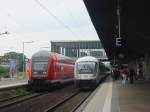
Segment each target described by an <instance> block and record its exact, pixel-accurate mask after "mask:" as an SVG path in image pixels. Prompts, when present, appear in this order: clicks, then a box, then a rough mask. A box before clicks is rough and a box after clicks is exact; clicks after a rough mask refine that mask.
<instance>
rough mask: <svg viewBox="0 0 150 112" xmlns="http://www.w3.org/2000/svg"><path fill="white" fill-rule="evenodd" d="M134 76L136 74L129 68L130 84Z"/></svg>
mask: <svg viewBox="0 0 150 112" xmlns="http://www.w3.org/2000/svg"><path fill="white" fill-rule="evenodd" d="M135 76H136V73H135V71H134V69H133V68H130V70H129V79H130V84H133V83H134V77H135Z"/></svg>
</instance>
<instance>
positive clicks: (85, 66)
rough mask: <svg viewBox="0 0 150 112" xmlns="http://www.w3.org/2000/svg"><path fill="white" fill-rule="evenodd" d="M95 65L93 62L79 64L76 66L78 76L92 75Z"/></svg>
mask: <svg viewBox="0 0 150 112" xmlns="http://www.w3.org/2000/svg"><path fill="white" fill-rule="evenodd" d="M96 67H97V64H96V63H95V62H80V63H78V64H77V72H78V73H79V74H93V73H95V72H96Z"/></svg>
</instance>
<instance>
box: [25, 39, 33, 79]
mask: <svg viewBox="0 0 150 112" xmlns="http://www.w3.org/2000/svg"><path fill="white" fill-rule="evenodd" d="M27 43H28V44H29V43H33V41H28V42H23V43H22V44H23V49H22V54H23V55H22V60H23V76H24V72H25V66H24V64H25V63H24V62H25V61H24V60H25V57H24V45H25V44H27Z"/></svg>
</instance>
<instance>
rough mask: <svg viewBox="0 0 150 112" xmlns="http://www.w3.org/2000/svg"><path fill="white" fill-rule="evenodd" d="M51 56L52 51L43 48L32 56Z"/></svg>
mask: <svg viewBox="0 0 150 112" xmlns="http://www.w3.org/2000/svg"><path fill="white" fill-rule="evenodd" d="M49 56H50V51H46V50H41V51H38V52H36V53H35V54H33V55H32V58H33V57H49Z"/></svg>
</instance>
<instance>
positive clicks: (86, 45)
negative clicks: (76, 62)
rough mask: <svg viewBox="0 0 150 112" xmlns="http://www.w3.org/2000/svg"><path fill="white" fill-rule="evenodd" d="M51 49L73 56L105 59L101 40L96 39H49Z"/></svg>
mask: <svg viewBox="0 0 150 112" xmlns="http://www.w3.org/2000/svg"><path fill="white" fill-rule="evenodd" d="M51 51H52V52H56V53H59V54H62V55H65V56H69V57H73V58H79V57H83V56H94V57H97V58H102V59H107V55H106V53H105V50H104V49H103V46H102V44H101V42H100V41H97V40H88V41H83V40H82V41H81V40H79V41H51Z"/></svg>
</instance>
